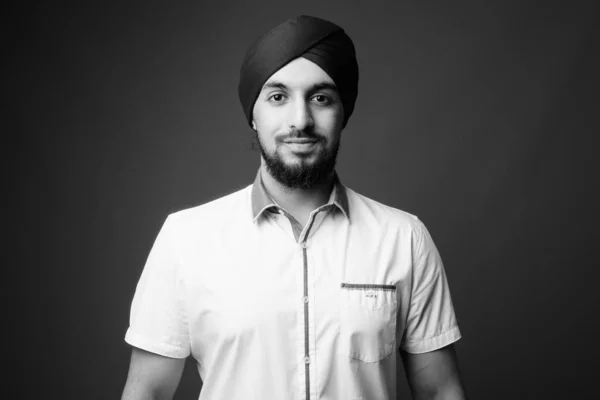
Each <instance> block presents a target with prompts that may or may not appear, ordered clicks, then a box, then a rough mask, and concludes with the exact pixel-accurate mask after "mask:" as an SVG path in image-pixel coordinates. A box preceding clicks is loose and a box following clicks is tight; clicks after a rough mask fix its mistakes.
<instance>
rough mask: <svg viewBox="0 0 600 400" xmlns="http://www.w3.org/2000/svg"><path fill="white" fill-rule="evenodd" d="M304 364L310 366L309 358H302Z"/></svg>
mask: <svg viewBox="0 0 600 400" xmlns="http://www.w3.org/2000/svg"><path fill="white" fill-rule="evenodd" d="M304 364H310V357H309V356H306V357H304Z"/></svg>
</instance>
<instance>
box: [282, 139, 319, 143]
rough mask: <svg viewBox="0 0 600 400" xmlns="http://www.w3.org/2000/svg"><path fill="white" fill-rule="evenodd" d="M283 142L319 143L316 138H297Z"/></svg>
mask: <svg viewBox="0 0 600 400" xmlns="http://www.w3.org/2000/svg"><path fill="white" fill-rule="evenodd" d="M283 143H286V144H313V143H317V141H316V140H315V139H308V138H297V139H288V140H284V141H283Z"/></svg>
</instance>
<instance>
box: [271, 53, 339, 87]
mask: <svg viewBox="0 0 600 400" xmlns="http://www.w3.org/2000/svg"><path fill="white" fill-rule="evenodd" d="M274 82H276V83H282V84H284V85H285V86H287V87H290V88H303V87H310V86H313V85H315V84H323V83H328V84H331V85H335V82H334V81H333V79H331V77H330V76H329V74H327V72H325V71H324V70H323V69H322V68H321V67H319V66H318V65H317V64H315V63H314V62H312V61H310V60H307V59H306V58H303V57H298V58H296V59H294V60H292V61H290V62H289V63H287V64H286V65H285V66H283V67H282V68H281V69H279V70H278V71H277V72H275V73H274V74H273V75H271V77H270V78H269V79H267V81H266V82H265V85H267V84H269V83H274Z"/></svg>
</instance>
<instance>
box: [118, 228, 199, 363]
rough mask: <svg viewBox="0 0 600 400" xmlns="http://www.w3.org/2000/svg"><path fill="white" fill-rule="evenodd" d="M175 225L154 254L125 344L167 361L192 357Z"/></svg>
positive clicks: (133, 307)
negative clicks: (158, 355) (179, 272)
mask: <svg viewBox="0 0 600 400" xmlns="http://www.w3.org/2000/svg"><path fill="white" fill-rule="evenodd" d="M172 225H173V222H172V220H171V218H170V217H169V218H167V220H166V221H165V223H164V225H163V226H162V228H161V230H160V232H159V234H158V236H157V238H156V240H155V242H154V245H153V246H152V249H151V250H150V254H149V255H148V259H147V261H146V265H145V266H144V270H143V271H142V275H141V277H140V280H139V282H138V284H137V287H136V290H135V295H134V297H133V301H132V304H131V314H130V319H129V329H128V330H127V333H126V334H125V341H126V342H127V343H129V344H130V345H132V346H135V347H138V348H140V349H143V350H146V351H149V352H152V353H156V354H160V355H163V356H166V357H173V358H185V357H187V356H188V355H189V354H190V341H189V329H188V324H187V316H186V312H185V309H184V298H183V293H182V292H183V290H184V287H183V285H182V282H181V281H180V279H179V274H178V270H179V263H178V260H177V257H176V251H175V249H174V246H173V244H174V241H173V237H172V236H173V232H172V231H173V227H172Z"/></svg>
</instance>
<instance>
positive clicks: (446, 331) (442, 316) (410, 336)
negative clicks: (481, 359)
mask: <svg viewBox="0 0 600 400" xmlns="http://www.w3.org/2000/svg"><path fill="white" fill-rule="evenodd" d="M412 276H413V282H412V289H411V296H410V298H411V300H410V306H409V310H408V317H407V322H406V330H405V332H404V335H403V338H402V341H401V343H400V348H401V349H402V350H404V351H406V352H407V353H426V352H428V351H433V350H437V349H440V348H442V347H444V346H447V345H449V344H451V343H453V342H456V341H457V340H459V339H460V338H461V334H460V330H459V328H458V324H457V321H456V315H455V313H454V307H453V305H452V298H451V297H450V288H449V286H448V281H447V279H446V273H445V271H444V265H443V263H442V259H441V257H440V254H439V252H438V250H437V248H436V247H435V244H434V243H433V239H432V238H431V236H430V234H429V232H428V231H427V228H426V227H425V225H423V224H422V223H421V222H420V221H419V222H418V225H417V227H416V229H415V241H414V250H413V271H412Z"/></svg>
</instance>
